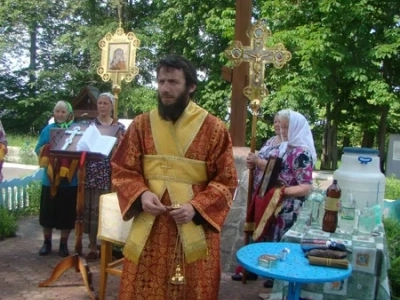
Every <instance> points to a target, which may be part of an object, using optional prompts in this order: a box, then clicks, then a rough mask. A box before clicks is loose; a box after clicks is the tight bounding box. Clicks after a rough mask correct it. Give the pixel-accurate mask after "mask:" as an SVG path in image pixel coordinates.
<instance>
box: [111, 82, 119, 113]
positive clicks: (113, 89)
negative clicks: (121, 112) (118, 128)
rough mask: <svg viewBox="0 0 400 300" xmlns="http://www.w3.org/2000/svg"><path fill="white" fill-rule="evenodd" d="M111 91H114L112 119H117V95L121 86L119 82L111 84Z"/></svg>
mask: <svg viewBox="0 0 400 300" xmlns="http://www.w3.org/2000/svg"><path fill="white" fill-rule="evenodd" d="M112 91H113V93H114V98H115V99H114V113H113V118H114V120H118V96H119V93H120V92H121V86H120V85H119V84H113V87H112Z"/></svg>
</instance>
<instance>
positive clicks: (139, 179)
mask: <svg viewBox="0 0 400 300" xmlns="http://www.w3.org/2000/svg"><path fill="white" fill-rule="evenodd" d="M199 111H202V109H201V108H199V107H198V106H197V105H195V104H194V103H191V104H190V105H189V106H188V107H187V108H186V110H185V111H184V113H183V114H182V116H181V118H180V119H179V120H178V121H177V122H176V123H175V124H172V123H170V122H166V121H162V120H159V121H160V122H162V124H161V126H163V127H165V128H167V129H168V130H170V131H171V135H172V137H171V138H172V140H171V141H168V143H166V144H165V145H164V144H163V147H164V146H166V149H164V148H163V149H160V148H159V143H158V142H156V141H155V140H154V139H157V140H160V141H163V138H160V137H159V134H163V131H160V132H157V131H156V129H157V128H153V129H154V130H152V126H153V122H152V121H151V117H150V115H151V114H143V115H140V116H138V117H136V118H135V119H134V121H133V123H132V124H131V126H130V127H129V128H128V130H127V132H126V134H125V135H124V137H123V138H122V140H121V143H120V145H119V147H118V149H117V151H116V153H115V154H114V156H113V158H112V171H113V184H114V186H115V188H116V190H117V195H118V199H119V203H120V208H121V212H122V215H123V218H124V219H125V220H128V219H130V218H131V217H132V215H133V213H132V205H134V203H135V201H137V200H138V199H139V196H140V195H141V194H142V193H143V192H144V191H146V190H149V189H151V188H152V187H154V181H157V180H156V179H155V178H148V179H146V178H145V174H144V173H145V170H148V168H146V167H144V163H143V162H144V161H145V160H146V161H147V160H148V159H150V160H152V158H149V157H150V156H157V155H160V154H159V153H160V152H161V151H162V152H163V154H162V155H164V157H163V158H161V157H158V158H159V159H161V160H164V159H165V158H168V159H172V157H174V155H175V154H176V153H175V152H176V151H177V150H179V152H180V153H181V154H180V155H181V156H182V157H181V156H177V157H179V159H178V160H177V162H176V164H175V165H172V164H171V165H170V167H171V166H172V167H173V168H172V169H171V170H174V169H176V168H180V167H178V165H179V164H182V163H183V162H185V160H187V162H188V163H187V164H186V166H187V168H197V167H199V166H196V165H195V166H193V165H192V163H194V162H195V161H197V162H200V164H203V165H204V173H202V171H199V172H200V175H199V178H200V179H201V180H199V181H198V182H196V180H198V179H199V178H192V177H189V178H188V180H189V181H188V182H187V183H186V184H187V186H188V187H190V189H188V190H187V193H188V194H186V196H185V197H182V198H183V200H184V201H185V202H190V203H191V204H192V205H193V207H194V208H195V209H196V211H197V212H198V213H199V214H200V215H201V217H202V218H203V219H204V220H205V222H204V224H202V225H197V226H196V225H194V226H196V227H199V228H200V229H201V230H202V231H203V232H204V240H205V242H206V247H207V254H208V255H206V256H204V257H203V256H202V257H201V258H198V259H196V260H194V261H193V262H190V263H189V262H187V263H185V264H184V274H185V278H186V284H184V285H172V284H170V282H169V280H170V278H171V276H172V272H173V271H174V267H175V266H174V262H175V259H176V251H175V249H176V241H177V236H178V228H177V226H176V223H175V221H174V220H173V219H172V218H171V217H170V216H169V214H168V213H164V214H162V215H160V216H158V217H156V218H154V220H153V221H152V222H151V223H148V231H149V233H148V235H147V236H146V238H145V239H142V241H143V248H142V250H141V252H140V255H139V258H138V261H137V262H135V261H134V259H133V260H131V259H128V258H126V259H125V262H124V268H123V274H122V278H121V289H120V299H152V300H164V299H186V300H192V299H193V300H194V299H217V298H218V289H219V282H220V276H221V270H220V235H219V232H220V231H221V227H222V225H223V224H224V221H225V218H226V216H227V214H228V212H229V208H230V205H231V201H232V196H233V193H234V190H235V188H236V186H237V175H236V170H235V167H234V159H233V151H232V145H231V140H230V136H229V133H228V131H227V129H226V127H225V125H224V124H223V123H222V122H221V121H220V120H219V119H217V118H215V117H214V116H212V115H209V114H206V115H205V117H204V120H203V121H202V122H200V123H199V126H198V128H196V126H195V125H194V124H196V122H195V121H194V122H191V123H190V124H191V125H190V126H194V127H193V128H191V127H190V126H187V124H185V119H186V118H189V119H190V118H192V117H193V115H195V114H196V113H197V112H199ZM200 115H201V113H200ZM194 119H195V120H196V118H194ZM186 120H187V119H186ZM157 126H159V125H157ZM158 128H160V127H158ZM193 132H194V133H193ZM191 133H192V135H190V134H191ZM172 143H175V144H174V145H173V146H171V148H170V147H169V145H170V144H172ZM158 158H156V159H158ZM154 162H155V163H156V164H157V163H158V164H159V162H156V160H154V161H153V162H150V161H148V162H146V164H147V163H150V164H151V163H154ZM150 164H149V165H148V166H150ZM195 164H196V163H195ZM159 166H160V164H159ZM150 168H151V167H150ZM200 168H201V167H200ZM162 174H163V173H162ZM162 174H161V175H162ZM202 174H205V175H204V177H205V178H206V180H205V181H204V182H203V175H202ZM153 175H156V174H150V173H147V176H149V177H152V176H153ZM159 175H160V174H158V175H157V176H159ZM175 175H176V176H177V177H180V176H185V171H183V173H180V172H178V173H175ZM160 182H168V181H164V180H160ZM155 185H159V186H162V184H160V183H155ZM158 188H159V187H157V189H158ZM179 189H180V187H179V188H178V190H179ZM171 191H172V194H173V193H174V187H172V188H169V187H165V189H162V188H161V189H160V190H159V191H158V194H160V195H159V196H160V200H161V202H162V203H163V204H164V205H166V206H169V205H171V204H172V203H173V202H175V201H181V200H179V199H178V198H179V194H178V196H177V197H176V196H174V195H172V196H171ZM184 195H185V194H184ZM188 195H189V196H190V197H189V198H186V197H187V196H188ZM141 214H143V213H141ZM135 219H136V218H135ZM134 223H135V222H134ZM134 226H135V224H133V225H132V228H134ZM132 230H135V229H132ZM133 239H134V236H133ZM125 251H127V252H129V250H127V246H126V247H125ZM128 256H129V254H128Z"/></svg>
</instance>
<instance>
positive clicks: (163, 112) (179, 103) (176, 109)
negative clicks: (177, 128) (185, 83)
mask: <svg viewBox="0 0 400 300" xmlns="http://www.w3.org/2000/svg"><path fill="white" fill-rule="evenodd" d="M189 99H190V96H189V89H188V88H186V89H185V90H184V91H183V92H182V93H181V94H180V95H179V96H178V97H177V98H176V102H175V103H172V104H168V105H165V104H164V103H163V102H162V101H161V97H160V93H158V113H159V115H160V117H161V118H163V119H164V120H166V121H172V122H176V120H178V119H179V117H180V116H181V114H182V113H183V111H184V110H185V108H186V106H187V105H188V103H189Z"/></svg>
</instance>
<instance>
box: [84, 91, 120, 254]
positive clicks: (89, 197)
mask: <svg viewBox="0 0 400 300" xmlns="http://www.w3.org/2000/svg"><path fill="white" fill-rule="evenodd" d="M113 108H114V96H113V95H112V94H110V93H103V94H100V95H99V97H98V98H97V114H98V115H97V118H95V119H94V120H92V121H91V122H90V123H91V124H95V125H101V126H119V128H120V131H119V132H120V134H123V133H124V132H125V126H124V125H123V124H122V123H120V122H117V121H116V120H114V119H113V118H112V115H113V114H112V112H113ZM109 192H111V165H110V158H109V157H106V158H104V159H103V160H101V161H88V162H87V164H86V180H85V203H84V211H83V228H84V232H85V233H87V234H88V235H89V253H88V255H87V256H86V258H87V259H88V260H95V259H97V258H99V253H98V251H97V227H98V222H99V202H100V196H101V195H103V194H106V193H109Z"/></svg>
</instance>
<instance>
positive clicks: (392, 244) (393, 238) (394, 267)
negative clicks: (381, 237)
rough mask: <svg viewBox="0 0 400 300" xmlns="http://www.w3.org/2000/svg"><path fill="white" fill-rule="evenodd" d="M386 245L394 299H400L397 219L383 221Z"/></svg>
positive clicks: (399, 226) (398, 226) (399, 232)
mask: <svg viewBox="0 0 400 300" xmlns="http://www.w3.org/2000/svg"><path fill="white" fill-rule="evenodd" d="M383 225H384V226H385V234H386V244H387V247H388V252H389V259H390V269H389V271H388V276H389V281H390V286H391V294H392V299H400V241H399V236H400V223H399V222H398V221H397V220H396V219H391V218H387V219H383Z"/></svg>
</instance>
